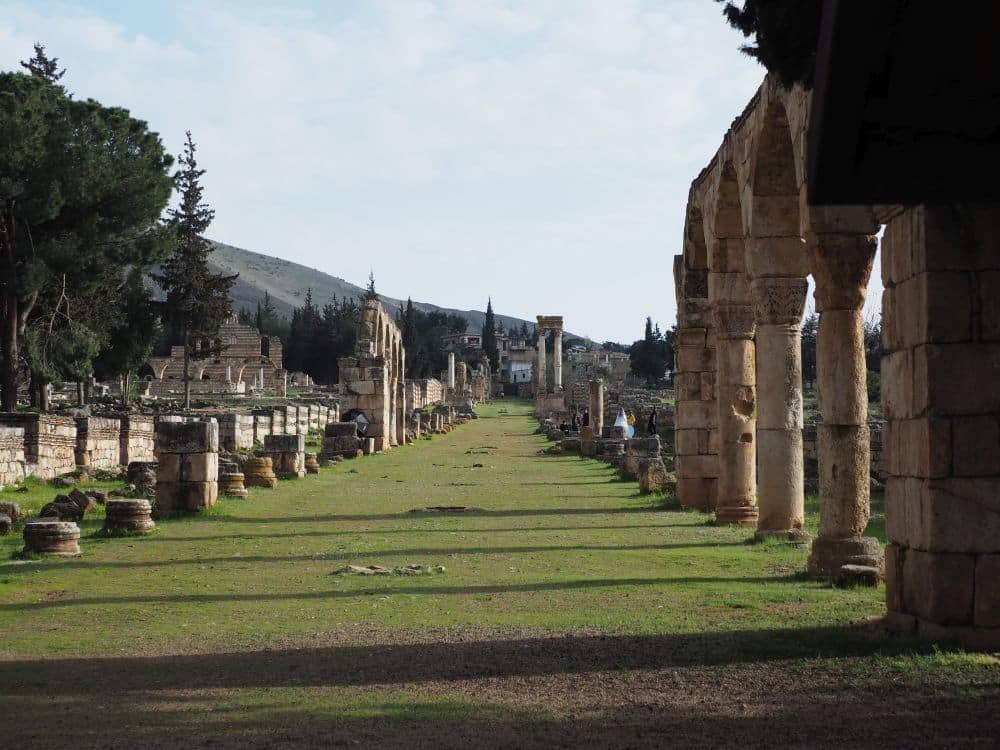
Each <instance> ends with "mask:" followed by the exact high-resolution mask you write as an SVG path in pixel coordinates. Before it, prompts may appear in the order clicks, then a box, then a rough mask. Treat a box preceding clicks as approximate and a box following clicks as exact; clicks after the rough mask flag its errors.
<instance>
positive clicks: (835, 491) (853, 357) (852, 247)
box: [807, 233, 882, 577]
mask: <svg viewBox="0 0 1000 750" xmlns="http://www.w3.org/2000/svg"><path fill="white" fill-rule="evenodd" d="M807 242H808V244H809V251H810V254H811V256H812V263H813V275H814V277H815V279H816V310H817V311H818V312H819V316H820V317H819V332H818V334H817V342H816V386H817V397H818V400H819V409H820V414H821V416H822V419H823V422H822V424H819V425H818V426H817V428H816V442H817V452H818V455H819V535H818V536H817V538H816V539H814V540H813V545H812V553H811V554H810V556H809V566H808V567H809V572H810V573H811V574H813V575H815V576H820V577H830V576H833V575H836V573H837V570H838V569H839V568H840V566H842V565H847V564H851V565H869V566H874V567H878V568H881V567H882V547H881V545H880V544H879V542H878V540H877V539H875V538H873V537H866V536H862V534H863V533H864V530H865V527H866V526H867V525H868V519H869V515H870V493H871V480H870V477H869V473H870V471H871V463H870V461H871V459H870V446H869V434H868V386H867V378H866V368H865V346H864V321H863V319H862V313H861V308H862V306H863V305H864V302H865V293H866V291H867V287H868V277H869V275H870V274H871V270H872V261H873V260H874V258H875V247H876V244H877V243H876V239H875V237H874V236H871V235H866V234H832V233H831V234H826V233H824V234H815V233H809V234H808V235H807Z"/></svg>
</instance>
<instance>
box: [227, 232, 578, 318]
mask: <svg viewBox="0 0 1000 750" xmlns="http://www.w3.org/2000/svg"><path fill="white" fill-rule="evenodd" d="M213 244H214V245H215V250H214V251H213V253H212V256H211V258H210V259H209V260H210V264H211V265H212V266H213V267H214V268H213V270H215V271H217V272H222V273H227V274H233V273H238V274H239V275H240V277H239V279H237V281H236V284H235V285H234V286H233V291H232V298H233V309H234V310H240V309H241V308H244V307H245V308H248V309H250V310H253V309H255V308H256V307H257V303H258V302H259V301H261V300H263V299H264V291H265V290H266V291H267V292H268V293H269V294H270V295H271V299H272V300H273V303H274V307H275V309H276V310H277V312H278V314H279V315H281V316H282V317H285V318H289V317H291V314H292V309H293V308H296V307H301V305H302V302H303V300H304V299H305V295H306V290H307V289H312V294H313V300H314V301H315V302H316V304H319V305H323V304H325V303H326V302H327V301H329V300H330V298H331V297H338V298H340V297H354V298H355V299H360V298H361V296H362V295H363V294H364V291H365V290H364V289H363V288H362V287H360V286H357V285H356V284H352V283H350V282H349V281H345V280H344V279H341V278H337V277H336V276H331V275H330V274H328V273H324V272H323V271H318V270H316V269H315V268H309V267H308V266H303V265H299V264H298V263H292V262H291V261H288V260H282V259H281V258H275V257H273V256H271V255H264V254H262V253H255V252H251V251H250V250H243V249H242V248H238V247H233V246H232V245H225V244H223V243H221V242H216V243H213ZM379 296H380V298H381V300H382V304H384V305H385V306H386V307H388V308H389V309H390V310H396V309H398V308H399V306H400V305H401V304H404V303H405V300H402V301H401V300H398V299H394V298H393V297H387V296H385V295H379ZM413 306H414V307H415V308H418V309H420V310H423V311H424V312H430V311H432V310H440V311H442V312H446V313H456V314H458V315H461V316H462V317H463V318H465V319H466V320H467V321H468V325H469V330H470V331H476V332H478V331H481V330H482V327H483V319H484V318H485V316H486V313H485V312H484V311H481V310H455V309H452V308H447V307H441V306H439V305H433V304H431V303H429V302H418V301H417V300H413ZM496 319H497V321H498V322H502V323H503V325H504V328H506V329H507V330H511V329H512V328H520V326H521V323H523V322H525V321H524V320H523V319H522V318H514V317H511V316H509V315H501V314H499V313H497V314H496ZM527 323H528V327H529V329H530V328H533V327H534V321H533V320H529V321H527ZM566 335H567V336H571V334H569V333H567V334H566Z"/></svg>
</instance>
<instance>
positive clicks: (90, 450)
mask: <svg viewBox="0 0 1000 750" xmlns="http://www.w3.org/2000/svg"><path fill="white" fill-rule="evenodd" d="M121 434H122V423H121V421H120V420H118V419H109V418H107V417H77V418H76V451H75V460H76V464H77V466H86V467H87V468H89V469H111V468H114V467H115V466H117V465H118V462H119V459H120V458H121Z"/></svg>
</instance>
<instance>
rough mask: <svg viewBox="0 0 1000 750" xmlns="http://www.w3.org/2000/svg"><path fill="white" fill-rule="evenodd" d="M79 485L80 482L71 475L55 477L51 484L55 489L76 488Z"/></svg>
mask: <svg viewBox="0 0 1000 750" xmlns="http://www.w3.org/2000/svg"><path fill="white" fill-rule="evenodd" d="M79 483H80V480H79V479H77V478H76V477H74V476H72V475H67V476H64V477H56V478H55V479H53V480H52V484H53V485H55V486H56V487H76V485H78V484H79Z"/></svg>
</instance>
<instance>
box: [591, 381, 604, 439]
mask: <svg viewBox="0 0 1000 750" xmlns="http://www.w3.org/2000/svg"><path fill="white" fill-rule="evenodd" d="M588 388H589V391H590V392H589V394H588V395H589V396H590V403H589V404H588V411H589V412H590V428H591V429H592V430H593V431H594V435H595V436H596V437H600V436H601V433H602V432H603V430H604V381H603V380H591V381H590V383H588Z"/></svg>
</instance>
